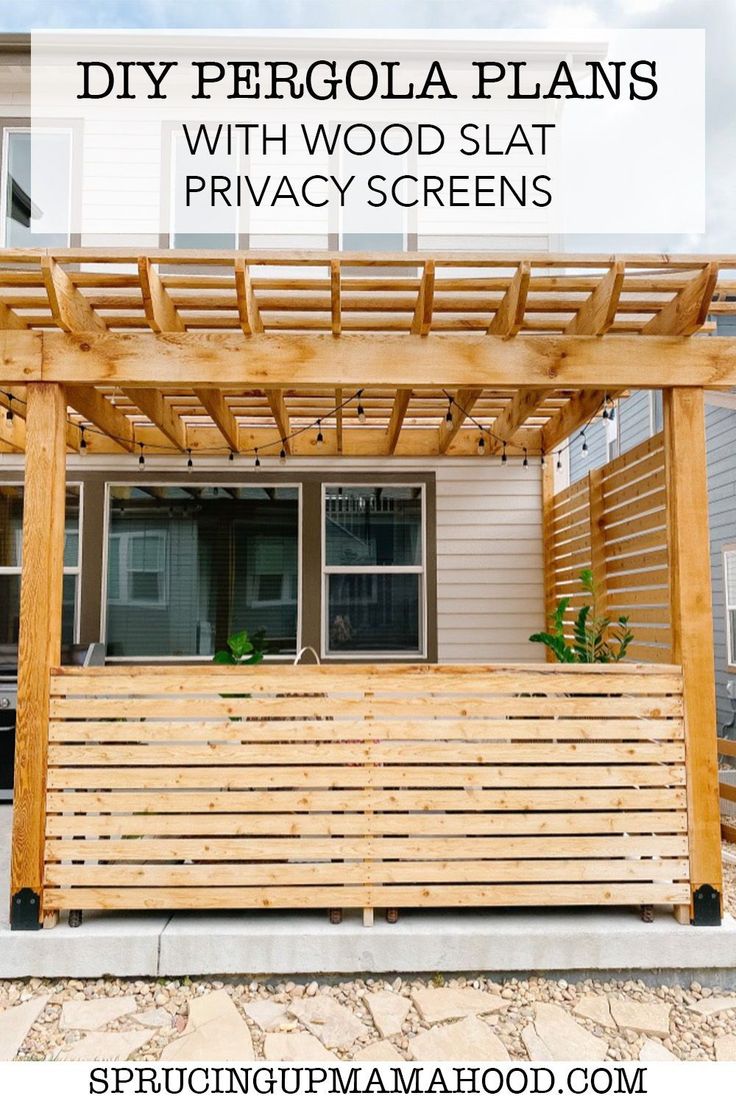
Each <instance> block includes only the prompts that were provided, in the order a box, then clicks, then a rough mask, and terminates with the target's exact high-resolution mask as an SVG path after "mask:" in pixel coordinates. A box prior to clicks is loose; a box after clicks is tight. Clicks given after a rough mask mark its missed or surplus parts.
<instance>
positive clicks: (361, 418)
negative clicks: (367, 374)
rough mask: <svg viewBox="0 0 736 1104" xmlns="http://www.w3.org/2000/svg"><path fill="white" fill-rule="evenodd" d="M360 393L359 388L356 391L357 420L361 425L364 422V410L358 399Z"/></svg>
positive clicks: (361, 392)
mask: <svg viewBox="0 0 736 1104" xmlns="http://www.w3.org/2000/svg"><path fill="white" fill-rule="evenodd" d="M362 394H363V391H362V389H361V390H360V391H359V392H358V421H359V422H360V423H361V425H362V424H363V423H364V422H365V410H364V409H363V404H362V402H361V401H360V399H361V396H362Z"/></svg>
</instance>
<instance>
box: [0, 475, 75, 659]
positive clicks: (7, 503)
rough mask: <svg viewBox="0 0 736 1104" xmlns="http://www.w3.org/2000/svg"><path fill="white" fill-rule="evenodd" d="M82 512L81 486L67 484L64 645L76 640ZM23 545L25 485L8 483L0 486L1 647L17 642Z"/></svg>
mask: <svg viewBox="0 0 736 1104" xmlns="http://www.w3.org/2000/svg"><path fill="white" fill-rule="evenodd" d="M79 512H80V488H79V487H78V486H68V487H67V491H66V522H65V540H64V583H63V594H62V611H61V617H62V624H61V640H62V644H73V643H74V642H75V641H76V639H77V595H78V579H79V569H80V555H79ZM22 544H23V487H22V486H21V485H15V484H14V485H8V484H6V485H3V486H0V648H6V649H10V650H11V651H12V650H14V649H15V648H16V647H17V645H18V627H19V620H20V576H21V569H22Z"/></svg>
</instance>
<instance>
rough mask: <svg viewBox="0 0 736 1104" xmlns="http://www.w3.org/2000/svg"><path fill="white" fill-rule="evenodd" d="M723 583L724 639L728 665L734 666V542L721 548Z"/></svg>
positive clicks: (735, 565)
mask: <svg viewBox="0 0 736 1104" xmlns="http://www.w3.org/2000/svg"><path fill="white" fill-rule="evenodd" d="M723 584H724V589H725V592H726V641H727V655H728V666H729V667H736V544H732V545H726V547H725V548H724V549H723Z"/></svg>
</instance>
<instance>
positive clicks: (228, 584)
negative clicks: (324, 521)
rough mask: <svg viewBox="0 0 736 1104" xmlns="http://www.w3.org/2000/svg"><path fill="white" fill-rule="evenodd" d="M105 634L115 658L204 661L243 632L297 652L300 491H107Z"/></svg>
mask: <svg viewBox="0 0 736 1104" xmlns="http://www.w3.org/2000/svg"><path fill="white" fill-rule="evenodd" d="M108 514H109V524H108V536H107V601H106V628H105V639H106V641H107V649H108V654H109V655H110V656H112V657H114V656H128V657H131V656H141V657H146V656H198V655H199V656H210V655H212V653H213V652H214V651H215V650H216V649H218V648H221V647H224V645H225V641H226V640H227V638H228V636H230V635H231V634H232V633H233V632H237V631H239V630H240V629H247V630H248V631H249V632H251V633H254V632H256V631H258V630H259V629H264V630H265V632H266V639H267V641H268V652H269V653H270V654H279V655H281V654H290V653H293V652H294V651H295V649H296V639H297V611H298V589H299V575H298V563H299V495H298V490H297V488H296V487H290V486H279V487H264V486H260V485H258V486H248V487H243V486H241V487H196V486H191V485H190V486H186V487H178V486H174V485H161V486H143V485H140V484H137V485H136V486H111V487H110V488H109V508H108Z"/></svg>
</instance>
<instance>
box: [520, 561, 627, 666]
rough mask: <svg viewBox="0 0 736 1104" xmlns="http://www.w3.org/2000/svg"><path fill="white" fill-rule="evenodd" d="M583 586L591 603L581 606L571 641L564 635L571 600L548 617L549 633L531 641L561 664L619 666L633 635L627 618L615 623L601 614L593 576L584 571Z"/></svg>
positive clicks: (566, 600) (561, 602) (563, 603)
mask: <svg viewBox="0 0 736 1104" xmlns="http://www.w3.org/2000/svg"><path fill="white" fill-rule="evenodd" d="M580 582H581V584H582V588H583V590H584V591H585V593H586V594H589V595H590V601H589V602H588V604H587V605H585V606H582V607H581V609H580V611H579V612H578V615H577V617H576V618H575V621H574V622H573V626H572V639H571V640H569V641H568V639H567V636H566V632H565V614H566V613H567V608H568V606H569V605H570V598H569V597H568V598H562V599H561V601H559V602H558V603H557V608H556V609H554V610H553V611H552V612H551V613H550V615H549V625H550V630H551V631H550V632H538V633H534V634H533V635H532V636H530V637H529V639H530V640H531V641H533V642H534V643H535V644H544V645H545V646H546V647H547V648H549V649H550V651H551V652H553V653H554V656H555V658H556V659H557V661H558V662H559V663H619V662H620V661H621V660H622V659H623V658H624V657H625V655H626V652H627V650H628V647H629V644H630V643H631V641H632V640H633V639H634V634H633V633H632V632H631V629H630V628H629V619H628V617H619V618H617V620H616V621H612V620H611V618H610V617H604V616H601V615H600V614H599V613H598V601H599V599H598V590H597V587H596V585H595V581H594V579H593V572H592V571H590V570H589V569H588V570H585V571H581V573H580Z"/></svg>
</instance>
